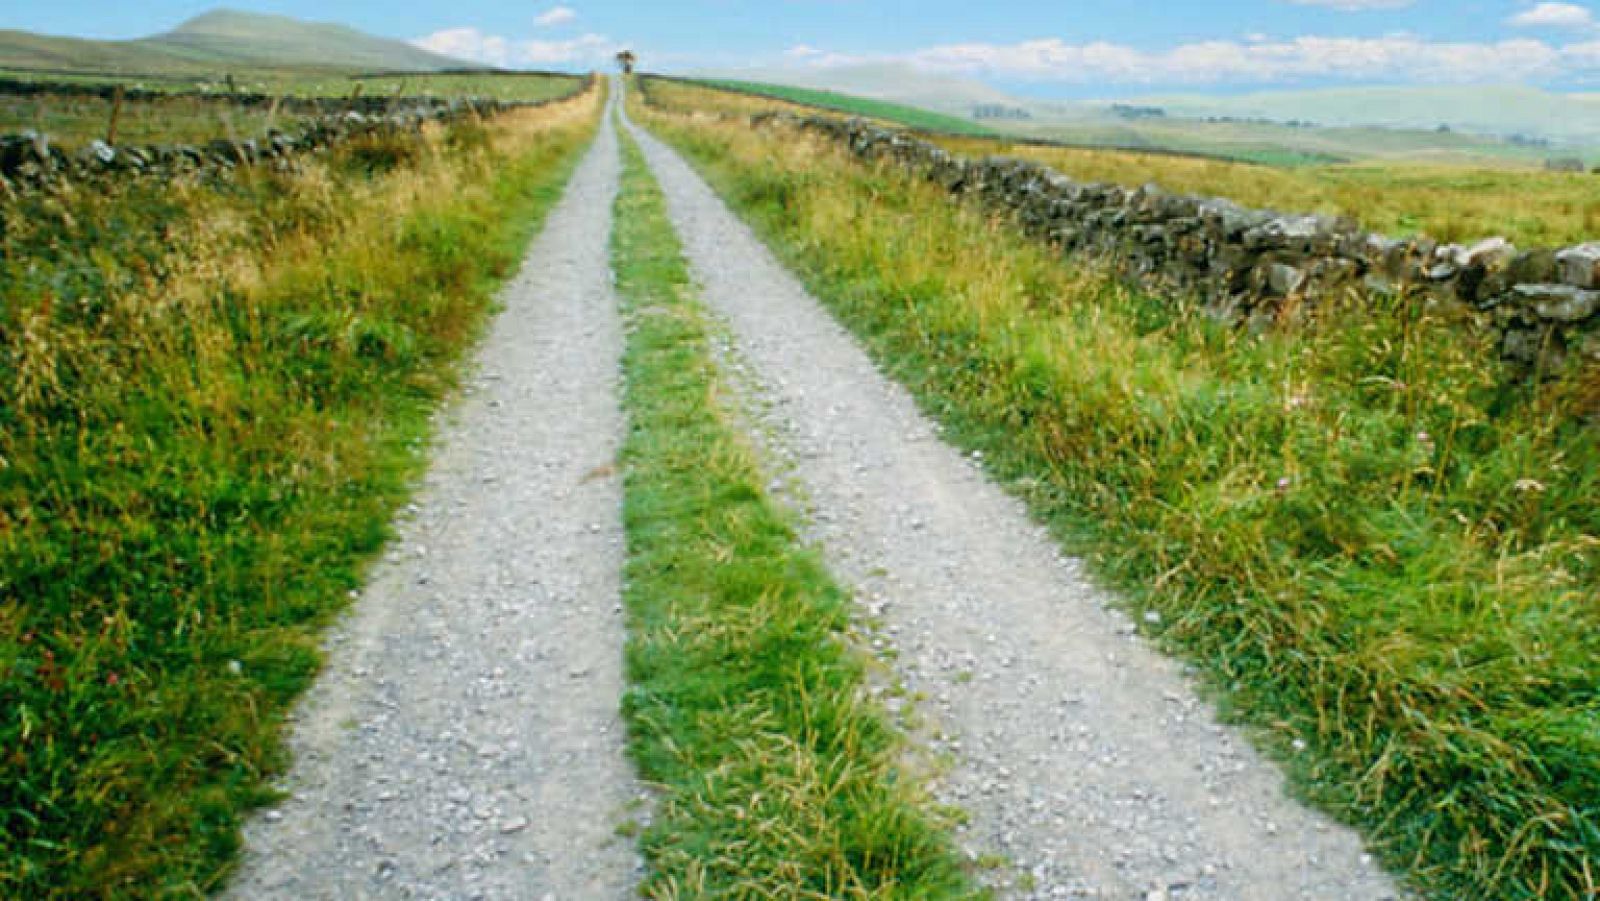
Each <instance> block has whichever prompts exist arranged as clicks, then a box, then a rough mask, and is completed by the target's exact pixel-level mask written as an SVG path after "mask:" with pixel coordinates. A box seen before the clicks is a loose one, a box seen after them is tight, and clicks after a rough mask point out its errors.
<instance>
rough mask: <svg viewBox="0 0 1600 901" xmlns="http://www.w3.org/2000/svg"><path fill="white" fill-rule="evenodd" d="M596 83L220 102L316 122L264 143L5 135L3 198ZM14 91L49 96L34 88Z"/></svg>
mask: <svg viewBox="0 0 1600 901" xmlns="http://www.w3.org/2000/svg"><path fill="white" fill-rule="evenodd" d="M594 85H595V80H594V78H593V77H592V76H591V77H590V78H589V79H587V80H584V81H581V82H579V84H578V87H577V89H576V90H575V91H574V92H573V93H572V94H569V95H567V96H566V97H557V98H553V99H550V100H534V101H506V100H493V99H472V98H455V99H450V100H444V99H439V98H434V97H406V98H400V99H387V98H359V97H357V98H350V99H341V100H329V99H320V98H294V97H286V98H282V99H281V100H275V99H273V98H270V97H266V96H265V95H240V96H238V97H233V98H229V99H227V100H218V101H216V102H227V103H237V104H239V105H243V106H262V105H267V104H269V103H272V104H279V103H281V107H280V108H281V109H283V110H284V111H285V112H294V113H297V114H302V115H304V114H310V115H315V116H317V117H318V118H315V119H313V120H312V121H310V122H309V123H308V124H305V125H302V126H298V127H296V128H294V129H292V130H290V131H277V130H274V131H271V132H269V133H268V134H267V136H266V137H265V138H263V139H260V140H257V139H254V138H251V139H246V140H234V139H231V138H224V137H220V136H219V137H218V138H216V139H215V140H212V141H210V142H208V143H206V144H203V145H195V144H151V145H145V146H116V147H113V146H111V145H109V144H107V143H105V142H104V141H93V142H91V143H90V144H89V145H88V146H86V147H84V148H82V149H81V150H78V151H76V152H74V153H68V152H66V151H65V150H63V149H62V148H61V147H60V146H58V145H56V144H54V143H53V142H51V140H50V138H49V136H48V135H44V134H39V133H36V132H32V131H25V132H21V133H17V134H7V135H0V196H4V194H5V193H7V192H8V191H17V190H35V189H39V188H42V187H46V186H49V185H53V184H59V183H61V182H64V181H70V182H96V181H104V180H107V179H110V180H117V179H128V178H137V177H150V176H154V177H160V178H170V177H173V176H177V175H189V174H201V175H203V174H216V173H219V172H225V171H226V170H230V169H233V168H234V167H236V166H242V165H252V164H255V163H261V162H274V161H277V162H284V161H288V160H290V159H291V158H293V157H295V156H297V155H300V154H304V153H315V152H318V151H322V150H325V149H327V148H329V147H332V146H335V145H337V144H340V143H343V142H344V141H348V140H351V139H353V138H358V137H362V136H367V135H373V134H381V133H392V132H396V131H413V132H415V131H419V130H420V129H421V128H422V127H423V125H424V124H425V123H428V122H441V123H442V122H451V121H455V120H458V119H461V118H463V117H470V116H481V117H485V118H487V117H490V116H494V115H497V114H499V113H502V112H505V111H507V110H511V109H520V108H526V107H536V106H544V105H545V104H547V103H559V102H561V101H562V100H566V99H569V98H570V97H572V96H574V95H576V94H578V93H581V92H583V91H586V90H589V89H591V88H593V87H594ZM7 87H11V88H15V89H17V90H33V91H48V90H51V88H39V87H35V86H31V85H27V86H22V87H18V86H16V85H7ZM53 89H54V90H63V89H70V90H73V91H75V92H76V93H86V92H88V93H96V94H104V93H105V92H106V91H109V90H110V89H108V88H99V87H96V88H84V87H82V86H71V87H70V88H62V87H61V86H56V87H55V88H53ZM173 96H182V95H170V94H168V95H163V94H152V93H148V92H140V93H135V92H130V93H129V94H128V95H127V97H126V98H125V99H127V100H153V99H154V100H159V99H168V98H171V97H173Z"/></svg>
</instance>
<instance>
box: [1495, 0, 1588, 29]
mask: <svg viewBox="0 0 1600 901" xmlns="http://www.w3.org/2000/svg"><path fill="white" fill-rule="evenodd" d="M1511 24H1512V25H1520V26H1522V27H1524V28H1575V29H1592V28H1594V27H1595V18H1594V14H1593V13H1591V12H1590V11H1589V10H1588V8H1587V7H1583V6H1579V5H1577V4H1576V3H1540V4H1538V5H1536V6H1533V7H1531V8H1529V9H1525V10H1523V11H1522V12H1520V13H1517V14H1516V15H1514V16H1512V17H1511Z"/></svg>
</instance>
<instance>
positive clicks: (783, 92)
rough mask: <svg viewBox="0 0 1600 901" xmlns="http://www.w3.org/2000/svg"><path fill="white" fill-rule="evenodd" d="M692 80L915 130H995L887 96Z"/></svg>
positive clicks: (982, 133) (961, 132) (978, 132)
mask: <svg viewBox="0 0 1600 901" xmlns="http://www.w3.org/2000/svg"><path fill="white" fill-rule="evenodd" d="M695 83H696V84H702V85H705V86H707V87H713V88H722V89H724V90H730V91H738V92H741V93H745V94H755V95H756V96H758V97H772V98H774V99H777V100H787V101H789V102H790V103H800V104H804V105H806V106H815V107H818V108H820V109H826V110H833V111H834V112H839V113H846V114H849V115H852V116H861V117H862V118H866V119H882V120H884V121H886V122H896V123H899V124H900V125H904V126H905V127H907V128H914V129H917V130H918V131H934V132H944V133H948V134H956V135H975V136H987V135H994V134H996V132H995V131H994V129H992V128H985V127H984V126H982V125H979V124H977V123H976V122H972V121H969V120H967V119H962V118H960V117H958V116H949V115H946V114H944V113H936V112H933V111H932V110H925V109H920V108H918V107H915V106H906V105H905V104H903V103H893V102H891V101H888V100H874V99H872V98H870V97H856V96H853V95H850V94H839V93H836V92H834V91H822V90H817V89H815V88H797V87H791V86H789V85H781V84H762V83H760V82H754V81H733V80H729V79H720V78H719V79H706V80H699V81H696V82H695Z"/></svg>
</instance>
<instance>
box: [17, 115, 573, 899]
mask: <svg viewBox="0 0 1600 901" xmlns="http://www.w3.org/2000/svg"><path fill="white" fill-rule="evenodd" d="M598 114H599V105H598V97H597V96H595V94H590V95H587V96H584V97H581V98H578V99H574V100H571V101H568V102H566V103H563V104H556V105H553V106H550V107H546V108H543V109H539V110H524V111H518V112H514V113H509V114H507V115H505V116H502V117H498V118H496V119H494V120H491V121H488V122H481V123H480V122H477V121H462V122H459V123H457V124H455V125H452V126H450V127H449V128H444V129H430V130H429V131H428V133H427V134H426V135H422V136H418V135H394V136H390V137H387V138H384V139H382V140H376V139H375V140H373V141H368V142H360V143H356V144H352V145H351V146H349V147H346V148H340V149H339V150H338V151H336V152H334V153H332V154H329V155H327V156H326V157H321V158H318V159H315V160H311V159H308V160H306V161H304V163H303V164H302V166H301V167H300V168H298V169H297V170H296V171H293V172H278V171H273V170H271V169H269V168H268V167H252V168H241V169H240V170H239V171H238V172H236V173H235V174H234V175H233V176H232V177H231V178H229V179H226V180H220V181H213V180H206V181H198V182H195V181H187V180H175V181H173V182H171V183H164V184H160V185H153V184H146V183H142V182H141V183H134V184H131V185H129V186H127V187H125V188H120V189H108V190H104V191H94V192H86V191H77V190H74V189H73V188H72V187H71V186H68V187H66V188H64V189H62V190H61V191H58V192H41V193H39V194H38V195H30V196H28V197H25V198H22V199H20V200H17V201H14V202H13V203H12V204H11V205H9V206H6V207H3V208H0V217H3V219H0V221H3V230H0V897H6V898H54V897H61V898H66V897H71V898H86V897H108V898H109V897H115V898H130V897H190V896H198V895H201V894H203V893H205V892H207V891H210V890H214V889H215V888H216V887H217V886H218V885H219V884H220V883H221V881H222V879H223V877H224V876H225V875H226V873H227V871H228V869H229V867H230V866H231V865H232V862H233V858H234V854H235V852H236V850H237V846H238V843H239V823H240V818H241V816H242V815H243V813H244V812H245V811H246V810H248V809H249V808H251V807H253V806H256V805H259V804H260V803H262V802H264V801H266V800H268V799H269V798H270V797H271V792H270V791H269V790H268V789H267V785H266V781H267V779H268V777H270V776H271V774H273V773H274V772H276V771H280V770H281V769H282V767H283V766H284V765H285V763H286V761H285V759H284V753H283V746H282V743H281V741H280V731H281V727H282V725H283V722H284V716H285V713H286V712H287V710H288V707H289V705H290V703H291V702H292V701H293V700H294V698H295V697H296V696H297V695H298V694H299V692H300V691H301V690H302V689H303V688H304V687H305V686H306V685H307V684H308V683H309V681H310V680H311V678H312V676H313V675H314V674H315V672H316V670H317V664H318V659H319V652H318V632H319V630H320V627H321V625H323V624H324V623H326V622H327V620H328V618H329V617H330V616H331V615H332V613H333V612H335V611H337V610H338V609H339V608H340V607H342V606H343V604H344V603H345V601H346V597H347V595H348V593H349V592H350V591H351V590H352V589H354V588H355V587H357V586H358V585H359V584H360V582H361V577H362V568H363V564H364V562H365V561H366V560H367V559H368V558H369V556H370V555H371V554H372V553H374V552H375V551H376V550H377V549H378V548H379V547H380V546H381V544H382V543H383V541H384V538H385V537H386V534H387V529H388V523H389V521H390V519H391V517H392V514H393V513H394V511H395V510H396V508H397V506H398V505H399V504H400V503H402V502H403V501H404V498H405V497H406V495H407V494H408V491H409V487H410V482H411V478H412V477H413V476H414V475H415V474H416V473H417V472H418V471H419V469H420V467H421V464H422V462H423V454H422V451H423V450H424V449H425V447H426V443H427V438H428V433H429V422H430V418H429V417H430V412H431V411H432V409H433V408H434V407H435V406H436V404H437V403H438V401H439V400H440V399H441V398H442V397H443V396H444V395H445V394H446V393H447V392H448V391H449V389H450V386H451V385H452V383H453V381H454V376H455V372H456V365H457V363H458V361H459V360H460V358H461V355H462V353H463V352H464V351H465V350H466V349H467V348H468V347H469V346H470V345H471V343H472V342H473V340H474V337H475V336H476V335H477V334H478V333H479V332H480V330H481V327H482V325H483V324H484V323H485V322H486V321H487V318H488V313H489V311H490V310H491V309H492V306H493V302H494V301H493V299H494V295H495V292H496V289H497V286H498V284H499V281H500V279H501V278H503V277H504V276H506V275H507V274H509V273H510V272H511V271H512V270H513V268H514V266H515V264H516V262H517V261H518V260H519V259H520V258H521V255H522V252H523V248H524V246H525V245H526V243H527V241H528V239H529V237H530V235H531V234H532V231H533V229H534V228H535V227H536V225H537V224H538V222H539V221H540V220H541V219H542V218H543V216H544V214H545V212H546V210H548V209H549V208H550V207H551V206H552V205H553V203H554V202H555V200H556V199H557V198H558V197H559V196H560V192H561V188H562V186H563V185H564V183H565V181H566V179H567V177H568V175H569V173H570V172H571V171H572V168H573V167H574V165H575V164H576V161H577V160H578V158H579V156H580V154H581V151H582V150H583V148H584V147H585V146H586V145H587V144H588V143H589V137H590V136H591V135H592V134H593V129H594V126H595V123H596V122H597V121H598Z"/></svg>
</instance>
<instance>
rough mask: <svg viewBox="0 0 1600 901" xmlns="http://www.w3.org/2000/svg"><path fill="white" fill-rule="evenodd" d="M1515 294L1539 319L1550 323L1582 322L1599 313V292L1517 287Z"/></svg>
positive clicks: (1573, 286)
mask: <svg viewBox="0 0 1600 901" xmlns="http://www.w3.org/2000/svg"><path fill="white" fill-rule="evenodd" d="M1516 294H1517V295H1518V296H1519V297H1520V298H1521V299H1522V300H1523V301H1524V302H1525V303H1526V304H1527V305H1529V306H1531V307H1532V309H1533V311H1534V312H1535V313H1537V314H1538V316H1539V318H1540V319H1545V320H1549V321H1552V322H1584V321H1586V320H1588V319H1590V318H1591V317H1593V316H1594V314H1595V312H1596V311H1600V291H1585V290H1583V289H1582V288H1579V287H1577V286H1575V285H1518V286H1517V287H1516Z"/></svg>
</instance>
